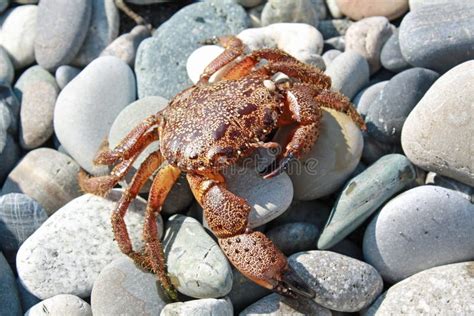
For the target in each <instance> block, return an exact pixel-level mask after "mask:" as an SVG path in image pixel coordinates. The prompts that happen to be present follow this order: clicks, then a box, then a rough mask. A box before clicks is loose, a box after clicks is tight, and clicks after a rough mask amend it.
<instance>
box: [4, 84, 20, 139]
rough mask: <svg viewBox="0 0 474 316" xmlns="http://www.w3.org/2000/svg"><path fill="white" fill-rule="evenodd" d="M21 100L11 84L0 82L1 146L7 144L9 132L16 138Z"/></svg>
mask: <svg viewBox="0 0 474 316" xmlns="http://www.w3.org/2000/svg"><path fill="white" fill-rule="evenodd" d="M19 114H20V101H18V98H17V97H16V95H15V93H13V90H12V88H11V87H10V85H9V84H3V83H0V147H1V146H4V145H5V137H6V135H7V134H10V135H11V136H14V137H15V138H16V135H17V132H18V120H19V118H18V116H19Z"/></svg>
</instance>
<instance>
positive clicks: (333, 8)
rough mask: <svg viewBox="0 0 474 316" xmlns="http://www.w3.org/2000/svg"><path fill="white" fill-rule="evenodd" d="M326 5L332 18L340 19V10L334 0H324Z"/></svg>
mask: <svg viewBox="0 0 474 316" xmlns="http://www.w3.org/2000/svg"><path fill="white" fill-rule="evenodd" d="M326 5H327V7H328V9H329V12H330V13H331V15H332V17H333V18H336V19H338V18H341V17H342V13H341V10H339V7H338V6H337V3H336V0H326Z"/></svg>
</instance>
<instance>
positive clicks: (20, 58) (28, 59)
mask: <svg viewBox="0 0 474 316" xmlns="http://www.w3.org/2000/svg"><path fill="white" fill-rule="evenodd" d="M37 14H38V7H37V6H36V5H22V6H19V7H15V8H12V9H10V10H8V11H7V12H6V13H5V14H4V17H2V22H0V24H1V31H0V44H1V45H2V46H3V48H4V49H5V50H6V51H7V53H8V55H9V56H10V59H11V61H12V63H13V66H14V67H15V69H21V68H23V67H25V66H28V65H30V64H32V63H33V62H34V61H35V55H34V41H35V36H36V19H37Z"/></svg>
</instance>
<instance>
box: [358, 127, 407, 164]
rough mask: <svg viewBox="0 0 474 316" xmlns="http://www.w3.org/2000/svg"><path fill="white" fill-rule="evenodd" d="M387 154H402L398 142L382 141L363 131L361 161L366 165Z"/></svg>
mask: <svg viewBox="0 0 474 316" xmlns="http://www.w3.org/2000/svg"><path fill="white" fill-rule="evenodd" d="M389 154H403V150H402V147H401V146H400V145H399V144H390V143H382V142H379V141H378V140H376V139H375V138H373V137H371V136H370V135H369V134H368V133H364V149H363V150H362V161H363V162H365V163H366V164H368V165H371V164H373V163H374V162H376V161H377V160H379V159H380V158H381V157H383V156H385V155H389Z"/></svg>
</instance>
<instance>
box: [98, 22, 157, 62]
mask: <svg viewBox="0 0 474 316" xmlns="http://www.w3.org/2000/svg"><path fill="white" fill-rule="evenodd" d="M149 36H150V31H149V30H148V29H147V28H146V26H144V25H137V26H135V27H134V28H133V29H132V30H131V31H130V32H129V33H124V34H122V35H120V36H119V37H118V38H116V39H115V40H114V41H113V42H112V43H110V44H109V45H108V46H107V47H106V48H105V49H104V50H103V51H102V52H101V53H100V56H115V57H117V58H120V59H121V60H123V61H124V62H126V63H127V64H128V65H129V66H130V67H133V66H134V65H135V56H136V55H137V49H138V45H140V43H141V42H142V41H143V40H144V39H145V38H147V37H149Z"/></svg>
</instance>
